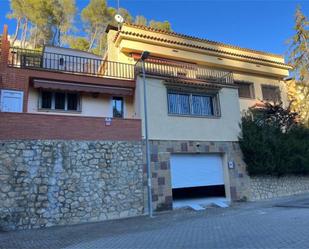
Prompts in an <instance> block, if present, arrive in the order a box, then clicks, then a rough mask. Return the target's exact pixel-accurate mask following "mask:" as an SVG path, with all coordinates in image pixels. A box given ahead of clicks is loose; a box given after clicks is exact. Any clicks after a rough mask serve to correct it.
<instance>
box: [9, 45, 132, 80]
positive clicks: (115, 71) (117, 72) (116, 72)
mask: <svg viewBox="0 0 309 249" xmlns="http://www.w3.org/2000/svg"><path fill="white" fill-rule="evenodd" d="M9 66H12V67H19V68H27V69H39V70H48V71H60V72H67V73H74V74H82V75H91V76H97V77H109V78H121V79H134V65H131V64H126V63H119V62H113V61H107V60H101V59H95V58H88V57H80V56H74V55H67V54H60V53H50V52H42V51H38V50H31V49H21V48H11V49H10V56H9Z"/></svg>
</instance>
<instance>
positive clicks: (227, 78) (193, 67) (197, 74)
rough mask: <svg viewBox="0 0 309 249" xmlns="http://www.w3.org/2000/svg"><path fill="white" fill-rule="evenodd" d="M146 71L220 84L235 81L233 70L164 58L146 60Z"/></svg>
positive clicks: (139, 67)
mask: <svg viewBox="0 0 309 249" xmlns="http://www.w3.org/2000/svg"><path fill="white" fill-rule="evenodd" d="M136 72H137V73H141V72H142V65H141V62H138V63H137V64H136ZM145 72H146V74H147V75H154V76H160V77H168V78H175V79H184V80H199V81H205V82H209V83H218V84H233V83H234V79H233V73H232V72H229V71H225V70H218V69H212V68H209V67H205V66H200V65H197V64H189V63H181V62H172V61H167V60H164V59H162V60H161V59H150V60H148V61H146V62H145Z"/></svg>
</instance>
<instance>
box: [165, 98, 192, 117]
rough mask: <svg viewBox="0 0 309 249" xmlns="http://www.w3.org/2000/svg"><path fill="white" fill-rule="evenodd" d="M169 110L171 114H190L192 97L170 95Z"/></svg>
mask: <svg viewBox="0 0 309 249" xmlns="http://www.w3.org/2000/svg"><path fill="white" fill-rule="evenodd" d="M168 110H169V113H171V114H183V115H188V114H190V95H189V94H178V93H169V94H168Z"/></svg>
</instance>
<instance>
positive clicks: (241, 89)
mask: <svg viewBox="0 0 309 249" xmlns="http://www.w3.org/2000/svg"><path fill="white" fill-rule="evenodd" d="M235 83H236V85H237V86H238V96H239V97H240V98H247V99H253V98H254V90H253V83H251V82H244V81H235Z"/></svg>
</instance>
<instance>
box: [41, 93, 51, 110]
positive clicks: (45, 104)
mask: <svg viewBox="0 0 309 249" xmlns="http://www.w3.org/2000/svg"><path fill="white" fill-rule="evenodd" d="M41 102H42V108H48V109H51V107H52V93H51V92H42V99H41Z"/></svg>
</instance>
